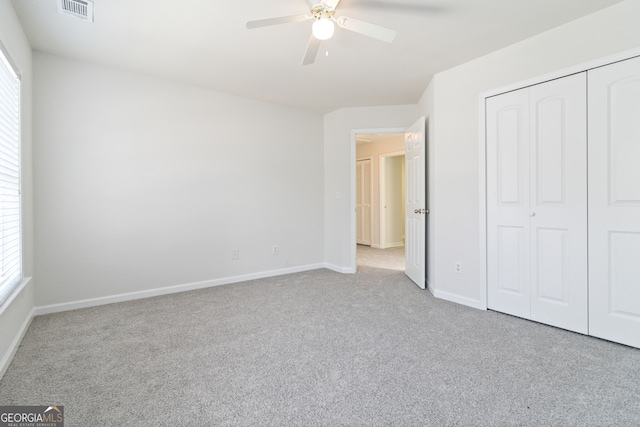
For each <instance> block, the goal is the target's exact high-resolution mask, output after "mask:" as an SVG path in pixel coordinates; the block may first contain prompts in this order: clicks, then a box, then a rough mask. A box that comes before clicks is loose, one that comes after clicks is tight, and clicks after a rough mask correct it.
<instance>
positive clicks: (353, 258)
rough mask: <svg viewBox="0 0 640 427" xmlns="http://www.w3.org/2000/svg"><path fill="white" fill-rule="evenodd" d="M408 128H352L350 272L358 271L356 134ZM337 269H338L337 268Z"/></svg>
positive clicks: (398, 130) (395, 131) (387, 131)
mask: <svg viewBox="0 0 640 427" xmlns="http://www.w3.org/2000/svg"><path fill="white" fill-rule="evenodd" d="M406 131H407V128H369V129H351V154H350V156H351V160H350V166H349V167H350V169H351V170H350V179H351V190H350V191H351V200H350V201H349V203H350V204H351V206H350V207H351V224H350V225H349V252H350V262H349V267H347V269H348V270H349V272H351V271H353V272H354V273H355V272H356V269H357V267H356V144H357V143H356V135H358V134H371V133H405V132H406ZM336 271H337V270H336Z"/></svg>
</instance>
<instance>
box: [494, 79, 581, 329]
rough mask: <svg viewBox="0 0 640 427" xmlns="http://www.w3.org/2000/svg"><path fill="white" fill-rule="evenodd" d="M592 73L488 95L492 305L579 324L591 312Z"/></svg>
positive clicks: (565, 323)
mask: <svg viewBox="0 0 640 427" xmlns="http://www.w3.org/2000/svg"><path fill="white" fill-rule="evenodd" d="M585 90H586V76H585V74H584V73H582V74H578V75H574V76H569V77H566V78H562V79H558V80H554V81H551V82H547V83H543V84H540V85H536V86H532V87H531V88H524V89H521V90H518V91H514V92H509V93H506V94H502V95H499V96H496V97H493V98H490V99H488V100H487V104H486V112H487V113H486V114H487V123H486V131H487V279H488V286H487V292H488V307H489V308H490V309H492V310H497V311H501V312H504V313H508V314H512V315H515V316H519V317H524V318H526V319H532V320H535V321H538V322H541V323H546V324H549V325H553V326H558V327H561V328H564V329H569V330H572V331H576V332H581V333H587V332H588V319H587V293H588V287H587V286H588V285H587V140H586V114H587V111H586V93H585Z"/></svg>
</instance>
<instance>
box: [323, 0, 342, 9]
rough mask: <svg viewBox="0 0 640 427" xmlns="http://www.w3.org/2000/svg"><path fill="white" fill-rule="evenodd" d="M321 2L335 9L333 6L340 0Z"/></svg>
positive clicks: (336, 5)
mask: <svg viewBox="0 0 640 427" xmlns="http://www.w3.org/2000/svg"><path fill="white" fill-rule="evenodd" d="M323 3H324V4H325V5H326V6H329V7H330V8H331V9H334V10H335V8H336V7H338V3H340V0H325V1H323Z"/></svg>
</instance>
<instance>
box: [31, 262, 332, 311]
mask: <svg viewBox="0 0 640 427" xmlns="http://www.w3.org/2000/svg"><path fill="white" fill-rule="evenodd" d="M323 267H325V265H324V264H321V263H320V264H308V265H303V266H299V267H290V268H283V269H279V270H271V271H263V272H260V273H251V274H243V275H240V276H232V277H224V278H221V279H213V280H206V281H203V282H194V283H186V284H183V285H175V286H167V287H164V288H156V289H149V290H146V291H138V292H128V293H125V294H117V295H109V296H106V297H98V298H91V299H85V300H80V301H72V302H66V303H61V304H51V305H44V306H40V307H36V308H35V309H34V311H35V313H34V315H36V316H40V315H43V314H50V313H59V312H62V311H70V310H77V309H80V308H87V307H95V306H98V305H105V304H113V303H116V302H124V301H132V300H136V299H141V298H150V297H156V296H160V295H168V294H175V293H178V292H185V291H193V290H196V289H204V288H210V287H213V286H221V285H229V284H231V283H238V282H246V281H248V280H255V279H264V278H267V277H274V276H282V275H285V274H291V273H300V272H303V271H310V270H317V269H320V268H323Z"/></svg>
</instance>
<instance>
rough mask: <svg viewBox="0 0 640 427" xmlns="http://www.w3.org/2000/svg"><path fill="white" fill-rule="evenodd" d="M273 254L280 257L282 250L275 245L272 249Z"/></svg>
mask: <svg viewBox="0 0 640 427" xmlns="http://www.w3.org/2000/svg"><path fill="white" fill-rule="evenodd" d="M271 253H272V254H274V255H278V254H279V253H280V248H278V247H277V246H276V245H273V246H272V247H271Z"/></svg>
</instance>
